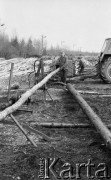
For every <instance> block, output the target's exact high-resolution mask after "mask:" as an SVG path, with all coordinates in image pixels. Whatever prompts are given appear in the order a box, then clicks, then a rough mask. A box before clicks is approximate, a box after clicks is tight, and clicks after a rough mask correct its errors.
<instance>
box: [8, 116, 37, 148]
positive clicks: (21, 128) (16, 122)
mask: <svg viewBox="0 0 111 180" xmlns="http://www.w3.org/2000/svg"><path fill="white" fill-rule="evenodd" d="M10 117H11V118H12V120H13V121H14V122H15V124H16V126H17V127H18V128H19V129H20V130H21V131H22V133H23V134H24V135H25V136H26V138H27V140H28V141H30V142H31V144H32V145H33V146H34V147H37V146H36V144H35V142H34V141H33V140H32V139H31V138H30V137H29V136H28V134H27V132H26V131H25V130H24V129H23V127H22V126H21V125H20V124H19V122H18V121H17V120H16V118H15V117H14V116H13V115H12V114H10Z"/></svg>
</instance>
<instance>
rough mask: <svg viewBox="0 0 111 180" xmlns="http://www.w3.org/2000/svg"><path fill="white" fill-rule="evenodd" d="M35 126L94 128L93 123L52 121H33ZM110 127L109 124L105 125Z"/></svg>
mask: <svg viewBox="0 0 111 180" xmlns="http://www.w3.org/2000/svg"><path fill="white" fill-rule="evenodd" d="M34 125H36V126H42V127H46V128H95V127H94V125H92V124H88V123H84V124H83V123H74V124H73V123H55V122H54V123H52V122H43V123H34ZM106 126H107V127H108V128H109V129H111V124H108V125H106Z"/></svg>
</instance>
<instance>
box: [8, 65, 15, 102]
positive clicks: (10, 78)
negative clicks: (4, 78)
mask: <svg viewBox="0 0 111 180" xmlns="http://www.w3.org/2000/svg"><path fill="white" fill-rule="evenodd" d="M13 69H14V63H11V69H10V77H9V85H8V97H7V99H8V101H9V99H10V88H11V82H12V77H13Z"/></svg>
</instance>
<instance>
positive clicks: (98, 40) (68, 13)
mask: <svg viewBox="0 0 111 180" xmlns="http://www.w3.org/2000/svg"><path fill="white" fill-rule="evenodd" d="M0 20H1V23H4V24H5V27H4V28H5V32H6V33H8V34H9V35H10V36H12V35H13V34H14V33H15V32H16V33H17V34H18V36H19V38H22V37H23V38H25V39H27V38H29V37H32V38H37V39H38V38H40V37H41V35H42V34H43V35H44V36H46V40H47V43H48V46H50V45H51V44H52V45H53V46H56V45H57V44H58V45H60V46H61V44H62V46H67V47H69V48H70V49H74V50H77V49H81V50H83V51H85V50H87V51H97V52H99V51H100V50H101V47H102V44H103V42H104V39H105V38H108V37H111V0H0ZM1 28H3V27H1ZM61 42H62V43H61Z"/></svg>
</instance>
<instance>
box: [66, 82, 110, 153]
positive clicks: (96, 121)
mask: <svg viewBox="0 0 111 180" xmlns="http://www.w3.org/2000/svg"><path fill="white" fill-rule="evenodd" d="M66 87H67V89H68V90H69V92H70V93H71V94H72V95H73V96H74V98H75V99H76V100H77V102H78V103H79V105H80V106H81V108H82V109H83V111H84V112H85V113H86V115H87V116H88V118H89V119H90V120H91V122H92V124H93V125H94V126H95V128H96V129H97V131H98V132H99V133H100V135H101V136H102V137H103V139H104V141H105V143H106V145H107V146H108V147H109V148H110V149H111V132H110V131H109V129H108V128H107V127H106V125H105V124H104V123H103V122H102V120H101V119H100V117H99V116H98V115H97V114H96V113H95V112H94V111H93V110H92V108H91V107H90V106H89V105H88V104H87V102H86V101H85V100H84V99H83V98H82V96H81V95H80V94H79V93H78V92H77V91H76V90H75V88H74V87H73V86H72V85H71V84H69V83H68V84H67V86H66Z"/></svg>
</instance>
